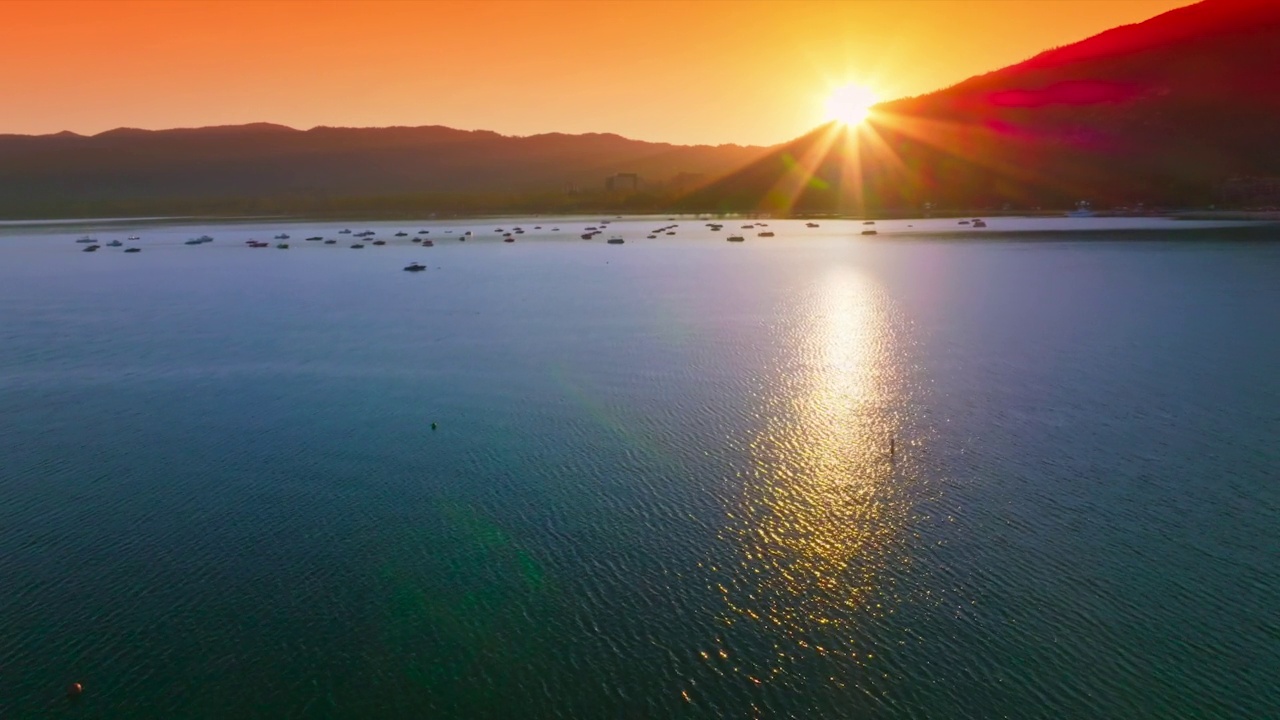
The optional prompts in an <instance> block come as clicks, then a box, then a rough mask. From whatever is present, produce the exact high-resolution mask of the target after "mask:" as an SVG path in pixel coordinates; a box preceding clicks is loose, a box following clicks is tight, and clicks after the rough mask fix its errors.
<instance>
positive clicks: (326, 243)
mask: <svg viewBox="0 0 1280 720" xmlns="http://www.w3.org/2000/svg"><path fill="white" fill-rule="evenodd" d="M337 243H338V241H337V240H325V241H324V244H325V245H336V244H337Z"/></svg>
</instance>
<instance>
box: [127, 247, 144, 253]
mask: <svg viewBox="0 0 1280 720" xmlns="http://www.w3.org/2000/svg"><path fill="white" fill-rule="evenodd" d="M125 252H127V253H138V252H142V248H125Z"/></svg>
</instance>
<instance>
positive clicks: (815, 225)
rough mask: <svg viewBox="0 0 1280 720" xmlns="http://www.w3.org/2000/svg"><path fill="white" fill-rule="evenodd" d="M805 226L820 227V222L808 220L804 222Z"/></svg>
mask: <svg viewBox="0 0 1280 720" xmlns="http://www.w3.org/2000/svg"><path fill="white" fill-rule="evenodd" d="M804 226H805V227H810V228H815V227H818V223H815V222H807V223H805V224H804Z"/></svg>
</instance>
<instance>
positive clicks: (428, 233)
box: [418, 230, 431, 235]
mask: <svg viewBox="0 0 1280 720" xmlns="http://www.w3.org/2000/svg"><path fill="white" fill-rule="evenodd" d="M418 234H419V235H430V234H431V231H430V230H419V231H418Z"/></svg>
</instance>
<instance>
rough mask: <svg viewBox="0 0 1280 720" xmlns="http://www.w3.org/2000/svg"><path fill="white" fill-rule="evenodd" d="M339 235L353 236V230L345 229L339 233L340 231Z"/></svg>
mask: <svg viewBox="0 0 1280 720" xmlns="http://www.w3.org/2000/svg"><path fill="white" fill-rule="evenodd" d="M338 234H339V235H350V234H351V228H345V229H343V230H339V231H338Z"/></svg>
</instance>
